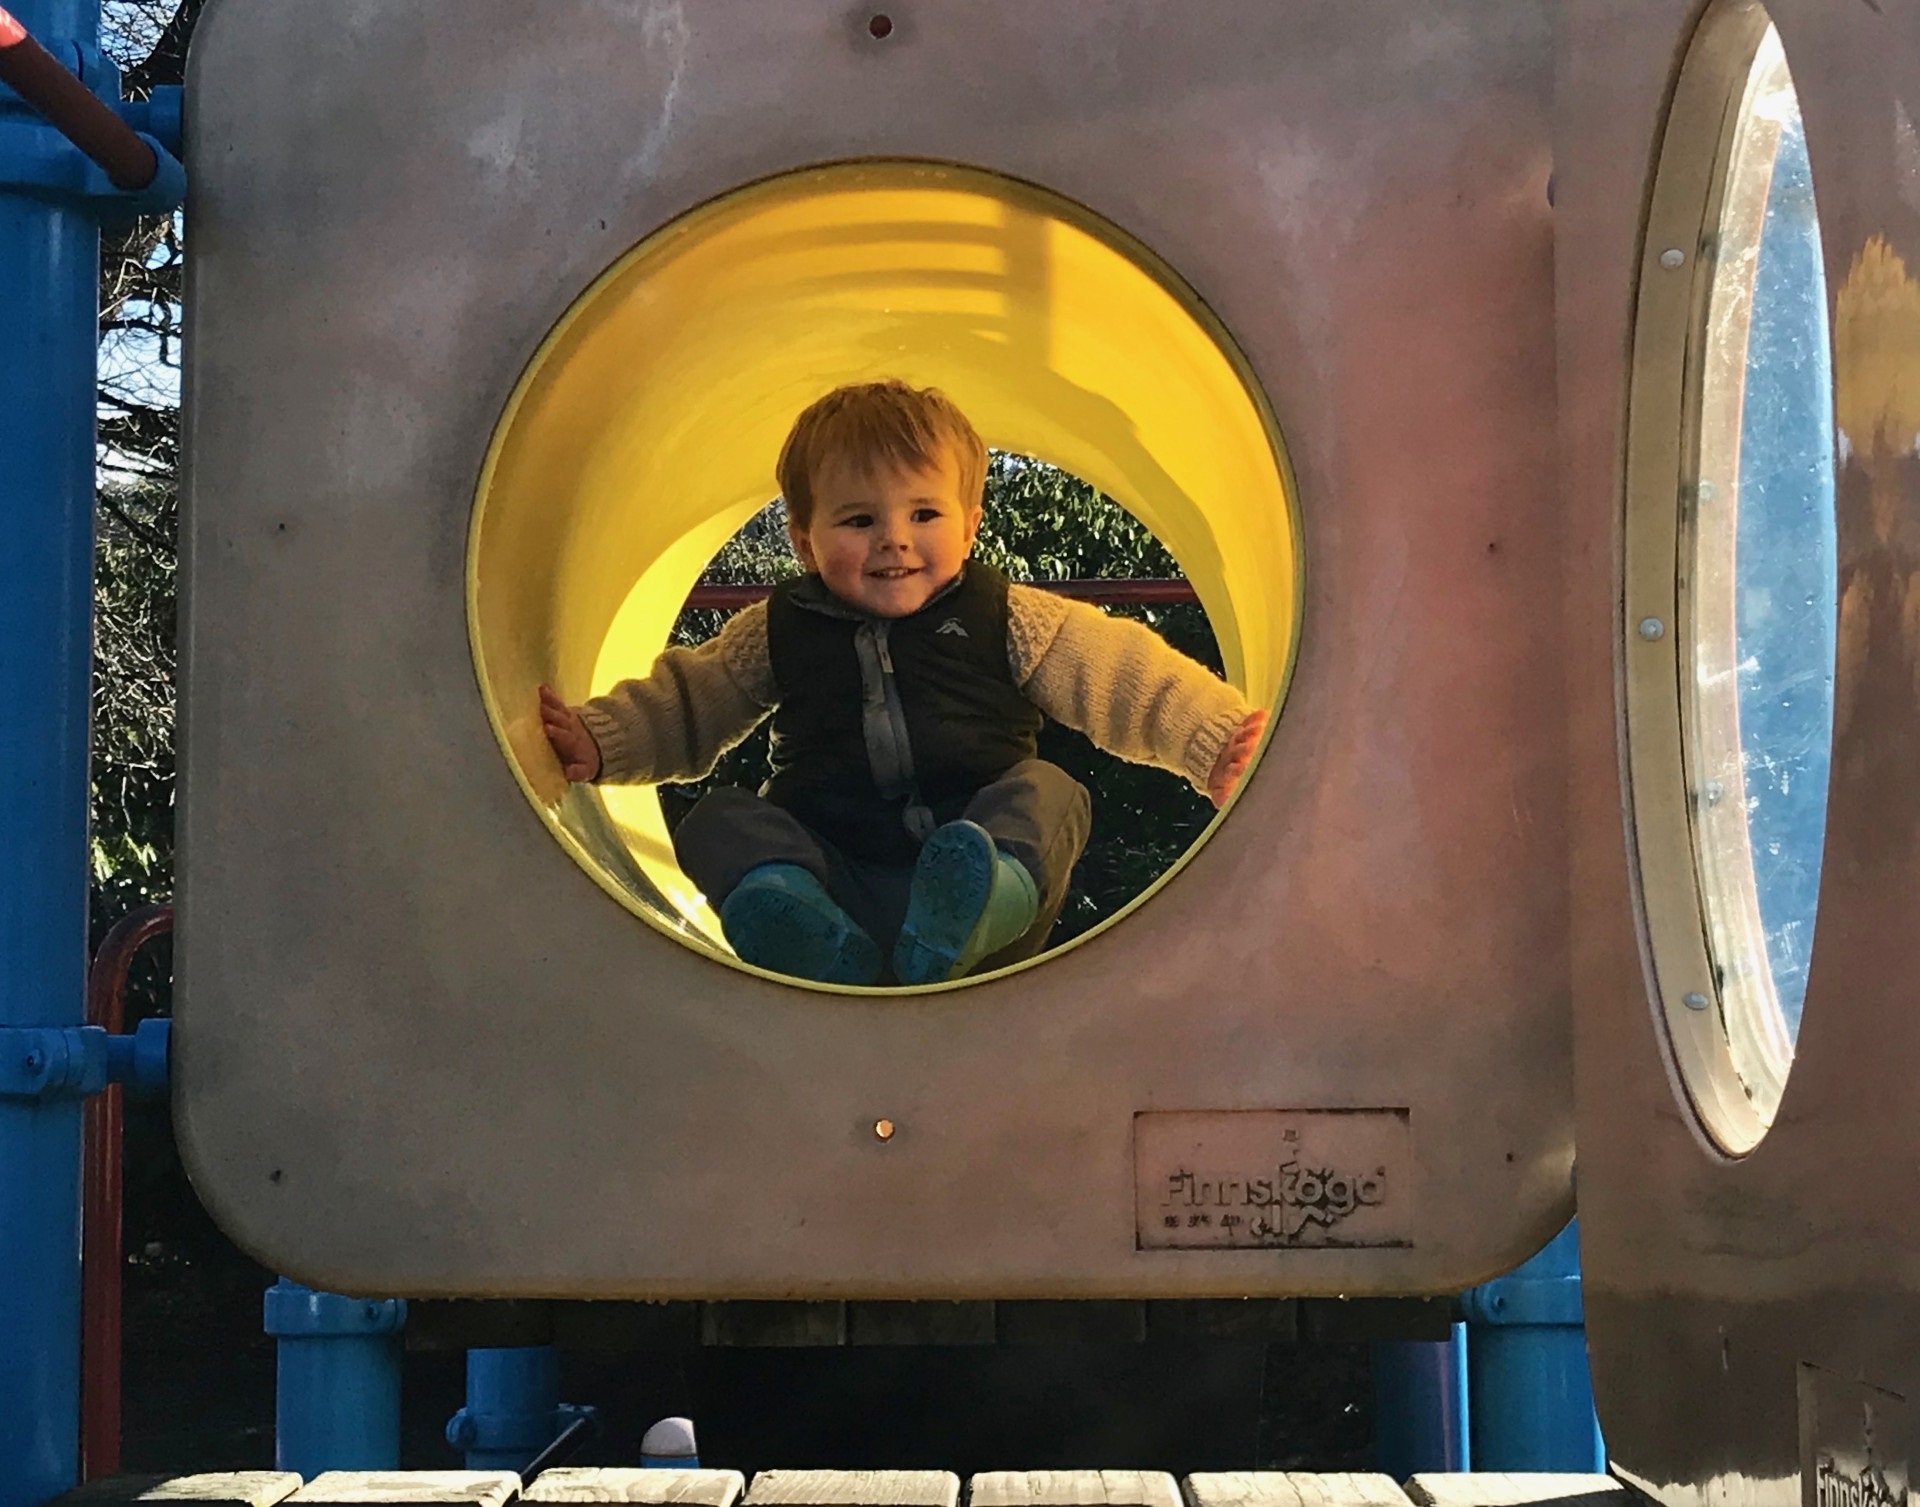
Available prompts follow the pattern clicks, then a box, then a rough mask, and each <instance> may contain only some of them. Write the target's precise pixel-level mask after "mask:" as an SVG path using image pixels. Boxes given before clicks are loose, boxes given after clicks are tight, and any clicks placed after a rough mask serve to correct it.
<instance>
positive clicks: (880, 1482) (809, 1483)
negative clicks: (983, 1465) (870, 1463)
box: [746, 1470, 960, 1507]
mask: <svg viewBox="0 0 1920 1507" xmlns="http://www.w3.org/2000/svg"><path fill="white" fill-rule="evenodd" d="M959 1501H960V1478H959V1477H958V1476H956V1475H955V1474H953V1472H952V1471H948V1470H763V1471H761V1472H760V1473H759V1474H758V1475H756V1476H755V1477H754V1478H753V1484H752V1485H751V1486H750V1487H748V1488H747V1497H746V1507H959Z"/></svg>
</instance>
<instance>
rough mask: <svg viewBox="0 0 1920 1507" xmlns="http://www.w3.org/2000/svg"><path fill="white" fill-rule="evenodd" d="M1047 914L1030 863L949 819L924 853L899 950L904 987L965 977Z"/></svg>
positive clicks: (979, 830)
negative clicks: (1029, 870)
mask: <svg viewBox="0 0 1920 1507" xmlns="http://www.w3.org/2000/svg"><path fill="white" fill-rule="evenodd" d="M1039 914H1040V891H1039V888H1038V886H1036V885H1035V884H1034V882H1033V875H1031V874H1029V873H1028V872H1027V869H1026V865H1025V864H1023V863H1021V862H1020V861H1019V860H1018V859H1016V858H1009V857H1008V856H1007V855H1006V854H1005V853H1002V852H1001V851H1000V850H999V849H998V848H997V847H995V846H994V845H993V838H992V837H991V836H989V835H988V833H987V829H986V828H985V827H982V826H978V825H976V824H975V823H973V822H948V823H947V824H946V825H945V826H944V827H940V828H937V829H935V831H934V834H933V836H931V837H929V838H928V839H927V841H926V845H925V846H924V847H922V848H921V849H920V861H919V862H918V863H916V864H915V865H914V869H913V891H912V894H911V896H910V897H909V898H908V900H907V919H906V921H905V922H904V923H903V924H902V925H901V927H900V940H899V942H898V944H896V945H895V947H894V949H893V972H894V976H895V977H896V978H898V979H899V980H900V982H901V983H903V984H938V983H941V982H943V981H945V980H947V979H956V978H960V977H962V976H963V975H965V974H966V973H967V971H968V970H969V969H971V968H972V967H973V966H974V965H975V964H976V963H978V962H979V961H980V960H981V959H982V958H985V957H991V956H992V955H993V954H994V953H996V952H998V951H999V950H1000V949H1001V948H1002V947H1005V946H1006V945H1007V944H1008V943H1010V942H1012V941H1014V940H1016V939H1017V938H1019V937H1020V936H1022V935H1023V934H1024V933H1025V932H1026V931H1027V929H1028V928H1029V927H1031V926H1032V925H1033V923H1034V921H1035V920H1036V919H1038V917H1039Z"/></svg>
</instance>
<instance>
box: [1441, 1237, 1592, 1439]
mask: <svg viewBox="0 0 1920 1507" xmlns="http://www.w3.org/2000/svg"><path fill="white" fill-rule="evenodd" d="M1460 1308H1461V1311H1462V1313H1463V1314H1464V1315H1465V1316H1466V1319H1467V1326H1468V1339H1467V1367H1468V1379H1469V1386H1470V1389H1471V1393H1472V1397H1473V1427H1472V1451H1473V1464H1474V1468H1475V1469H1477V1470H1499V1471H1530V1470H1548V1471H1591V1472H1598V1471H1604V1470H1605V1469H1606V1465H1607V1453H1606V1445H1605V1443H1604V1441H1603V1440H1602V1439H1601V1437H1600V1421H1599V1419H1598V1418H1597V1417H1596V1416H1595V1414H1594V1410H1593V1378H1592V1374H1591V1373H1590V1372H1589V1370H1588V1368H1587V1331H1586V1319H1585V1313H1584V1311H1583V1308H1582V1305H1581V1301H1580V1237H1579V1226H1578V1221H1576V1222H1575V1223H1573V1224H1569V1225H1568V1226H1567V1227H1566V1228H1565V1229H1564V1230H1562V1231H1561V1232H1560V1233H1559V1234H1558V1235H1557V1236H1555V1237H1554V1238H1553V1239H1552V1240H1551V1241H1549V1242H1548V1243H1547V1246H1546V1248H1545V1249H1544V1250H1542V1251H1541V1252H1540V1253H1539V1254H1538V1255H1537V1256H1535V1257H1534V1258H1533V1259H1532V1260H1530V1261H1528V1262H1526V1263H1524V1264H1523V1265H1521V1266H1520V1267H1518V1268H1517V1269H1516V1270H1515V1271H1513V1272H1512V1273H1510V1274H1509V1275H1507V1276H1504V1277H1499V1278H1496V1279H1495V1280H1494V1281H1492V1282H1488V1283H1485V1284H1483V1285H1482V1286H1479V1287H1476V1288H1473V1289H1471V1290H1470V1291H1468V1292H1466V1293H1463V1294H1462V1295H1461V1299H1460Z"/></svg>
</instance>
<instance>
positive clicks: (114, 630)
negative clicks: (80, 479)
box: [91, 483, 178, 929]
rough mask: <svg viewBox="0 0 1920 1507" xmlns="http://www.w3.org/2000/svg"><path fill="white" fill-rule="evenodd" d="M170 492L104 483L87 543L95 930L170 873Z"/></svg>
mask: <svg viewBox="0 0 1920 1507" xmlns="http://www.w3.org/2000/svg"><path fill="white" fill-rule="evenodd" d="M177 517H178V504H177V502H176V500H175V496H174V492H173V489H172V488H171V487H170V486H162V485H158V484H154V483H147V484H142V485H136V486H131V487H109V488H103V489H102V491H101V494H100V499H99V509H98V515H97V524H96V543H95V550H94V647H93V765H92V812H91V816H92V824H93V831H92V853H91V857H92V864H93V907H94V914H95V926H96V929H104V926H105V925H107V924H110V923H111V922H112V921H114V920H116V919H118V918H119V917H120V916H122V915H124V914H126V912H128V911H130V910H132V909H134V908H135V907H136V906H140V905H144V904H147V903H149V902H151V901H155V900H164V899H167V898H168V897H169V895H170V894H171V893H172V888H173V879H172V868H173V772H174V771H173V712H174V688H175V678H176V677H175V658H174V634H173V620H174V554H173V537H174V532H175V528H176V524H177Z"/></svg>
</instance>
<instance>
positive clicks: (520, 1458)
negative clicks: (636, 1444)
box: [447, 1345, 593, 1470]
mask: <svg viewBox="0 0 1920 1507" xmlns="http://www.w3.org/2000/svg"><path fill="white" fill-rule="evenodd" d="M592 1417H593V1410H592V1409H591V1408H582V1407H575V1406H574V1405H573V1404H571V1403H564V1402H562V1401H560V1352H559V1351H557V1350H555V1349H554V1348H553V1346H551V1345H516V1346H512V1347H510V1348H502V1349H485V1350H469V1351H468V1352H467V1405H466V1406H465V1407H463V1408H461V1409H460V1410H459V1411H458V1412H457V1413H455V1414H454V1415H453V1417H452V1418H450V1419H448V1420H447V1443H449V1444H451V1445H452V1446H453V1447H454V1448H455V1449H457V1450H461V1451H463V1452H464V1453H465V1455H466V1460H467V1469H468V1470H524V1469H526V1467H527V1465H528V1464H529V1463H530V1462H531V1461H532V1460H533V1458H534V1456H536V1455H538V1454H539V1453H540V1452H541V1451H542V1450H544V1449H545V1448H546V1447H547V1446H548V1445H549V1444H551V1443H553V1441H554V1440H555V1439H556V1438H558V1437H559V1435H560V1433H561V1432H562V1431H563V1430H564V1429H566V1428H567V1427H568V1426H569V1425H571V1424H572V1423H574V1422H575V1421H576V1420H578V1419H581V1418H592Z"/></svg>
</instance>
